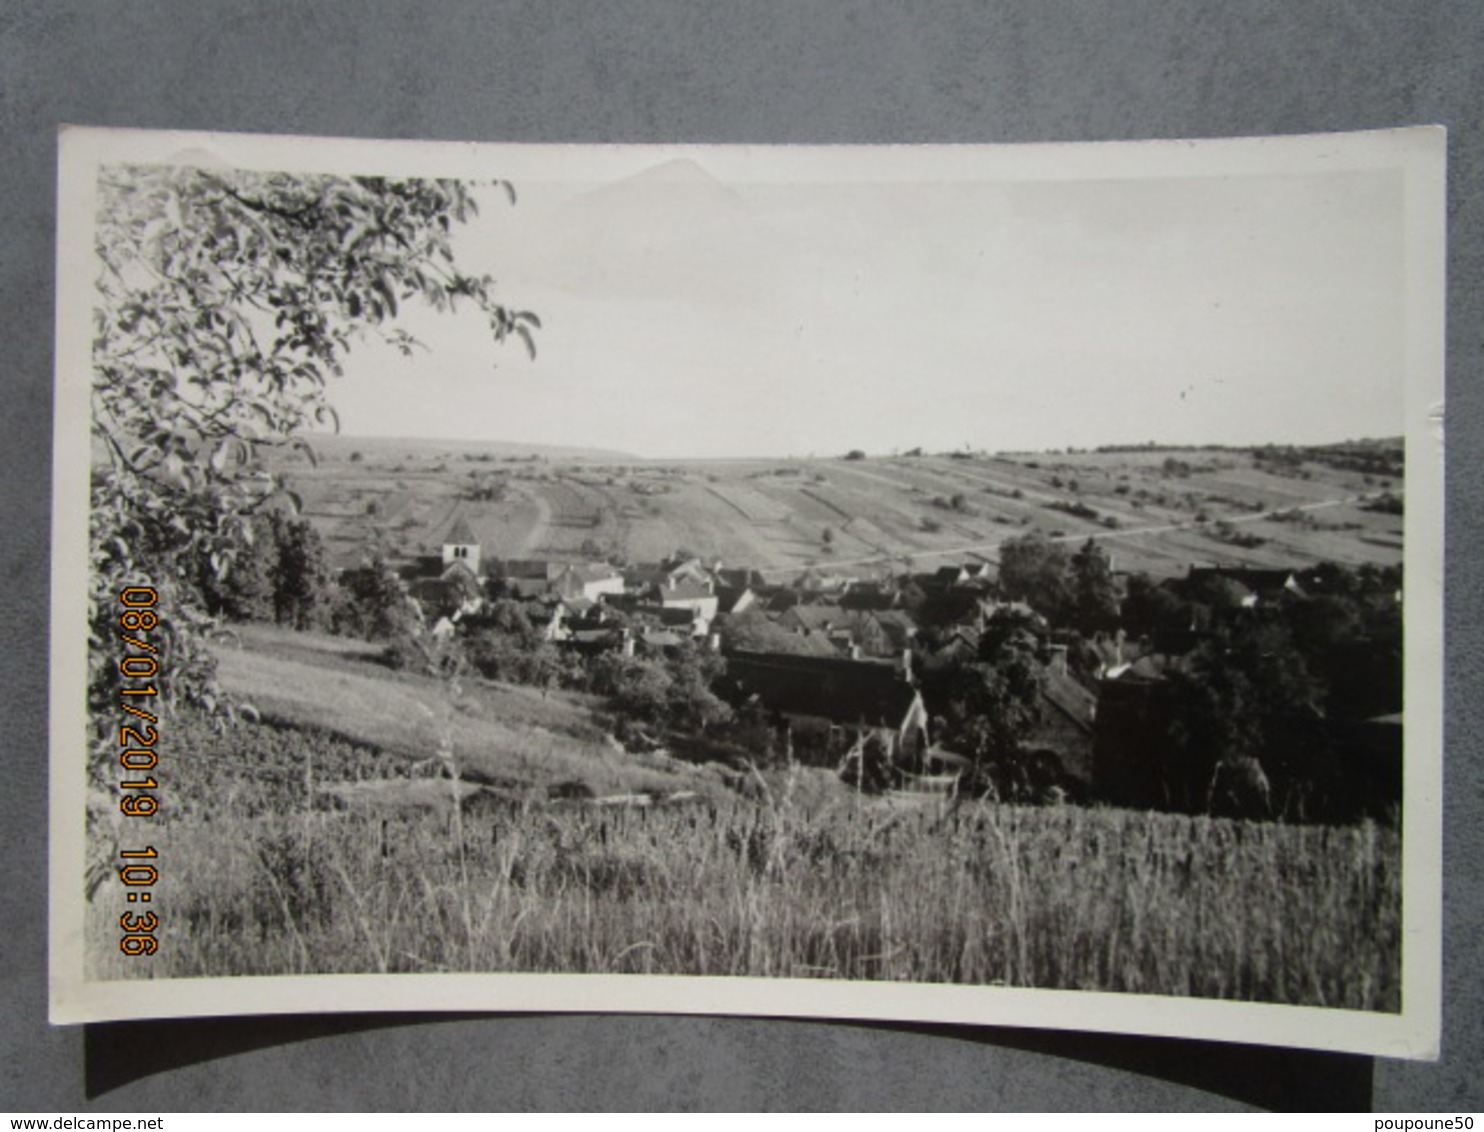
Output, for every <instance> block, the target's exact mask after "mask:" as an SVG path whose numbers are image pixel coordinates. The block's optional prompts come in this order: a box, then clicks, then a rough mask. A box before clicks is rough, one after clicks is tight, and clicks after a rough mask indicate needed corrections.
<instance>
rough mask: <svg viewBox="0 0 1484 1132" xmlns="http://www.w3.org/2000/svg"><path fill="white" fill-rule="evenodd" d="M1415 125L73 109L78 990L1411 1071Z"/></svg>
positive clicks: (1421, 322)
mask: <svg viewBox="0 0 1484 1132" xmlns="http://www.w3.org/2000/svg"><path fill="white" fill-rule="evenodd" d="M1443 152H1444V135H1443V133H1442V131H1440V130H1437V129H1432V128H1423V129H1410V130H1395V131H1381V132H1375V133H1361V134H1349V135H1325V136H1292V137H1283V138H1250V139H1240V140H1220V141H1196V142H1170V141H1164V142H1139V143H1104V144H1086V145H1070V144H1068V145H1034V146H1020V147H1016V146H896V147H889V146H882V147H869V146H861V147H823V146H821V147H808V146H799V147H792V148H790V147H781V146H735V147H726V146H695V147H687V146H632V147H624V146H578V145H568V146H556V145H552V146H535V145H526V146H520V145H467V144H454V143H414V142H368V141H341V140H334V139H312V138H289V137H282V138H274V137H267V136H261V135H259V136H253V135H235V136H234V135H225V134H217V135H212V134H169V133H151V132H144V131H126V130H120V131H107V130H91V129H75V130H68V131H65V132H64V133H63V136H62V145H61V157H62V161H61V190H60V192H61V195H60V202H59V218H60V219H59V222H60V226H61V231H60V233H59V241H58V247H59V262H58V280H59V283H58V293H59V310H58V322H57V352H56V357H57V372H56V437H55V450H56V454H57V455H56V462H55V468H54V485H55V500H54V515H55V518H54V530H53V591H52V603H53V604H52V662H51V663H52V702H51V743H52V749H51V756H50V757H51V773H52V799H51V836H52V845H51V870H52V871H51V892H52V910H51V917H52V918H51V932H52V938H51V962H52V970H51V1009H52V1018H53V1020H54V1021H58V1022H82V1021H91V1020H100V1019H117V1018H137V1017H150V1016H187V1015H201V1014H223V1013H238V1014H245V1013H258V1012H268V1013H272V1012H287V1011H295V1012H303V1011H304V1010H306V1009H309V1010H319V1009H323V1010H337V1011H353V1010H371V1009H376V1010H388V1009H406V1010H418V1009H422V1010H427V1009H439V1010H449V1009H499V1010H566V1011H571V1010H590V1009H596V1010H609V1011H630V1012H633V1011H642V1012H676V1013H723V1014H757V1015H793V1016H811V1017H826V1018H862V1019H896V1020H912V1021H942V1022H979V1023H1000V1024H1008V1025H1016V1026H1030V1027H1048V1028H1053V1029H1077V1030H1091V1031H1112V1032H1127V1033H1142V1034H1162V1035H1172V1036H1187V1037H1203V1038H1220V1039H1226V1040H1235V1041H1244V1040H1245V1041H1261V1042H1265V1043H1268V1044H1281V1045H1293V1046H1300V1047H1308V1048H1316V1049H1333V1050H1346V1051H1352V1052H1362V1053H1375V1054H1386V1055H1390V1056H1397V1057H1410V1058H1429V1057H1435V1056H1436V1055H1437V1042H1438V1028H1439V1011H1440V1003H1439V980H1440V971H1439V953H1440V948H1441V930H1440V872H1441V853H1440V848H1439V846H1440V822H1439V814H1440V806H1441V762H1442V722H1441V720H1442V690H1441V680H1442V676H1441V673H1442V629H1441V626H1442V580H1441V562H1442V548H1443V539H1442V518H1441V517H1442V455H1443V453H1442V430H1441V420H1442V415H1441V402H1442V389H1443V377H1442V340H1443V268H1442V265H1443V255H1444V241H1443V223H1444V216H1443V213H1444V209H1443Z"/></svg>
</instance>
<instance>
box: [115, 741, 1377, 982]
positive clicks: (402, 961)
mask: <svg viewBox="0 0 1484 1132" xmlns="http://www.w3.org/2000/svg"><path fill="white" fill-rule="evenodd" d="M265 731H272V729H267V728H263V729H257V730H256V731H254V730H253V729H248V730H247V731H246V732H244V733H240V734H237V735H234V736H228V737H224V738H223V739H221V740H220V743H222V744H225V747H224V748H223V749H225V750H229V751H235V754H236V756H237V758H238V765H239V767H249V768H254V773H248V774H243V773H240V772H239V773H235V774H223V773H216V774H213V775H211V776H209V777H208V778H206V779H205V780H203V781H202V782H201V783H200V784H198V786H197V787H196V788H195V789H194V792H193V793H192V792H189V791H187V792H186V794H187V796H186V798H185V802H186V804H185V805H183V806H182V807H180V809H181V811H182V812H179V813H177V814H176V816H175V817H174V818H173V819H172V820H171V821H169V822H167V823H164V824H162V825H160V826H159V827H158V832H159V833H160V837H159V838H157V839H156V841H157V843H158V844H159V845H160V847H161V854H162V856H161V861H160V870H161V876H162V880H161V882H160V886H159V897H158V902H157V904H156V905H155V906H156V907H157V908H159V909H160V912H161V915H162V920H163V923H162V928H161V951H160V954H159V955H158V956H157V957H156V958H155V959H153V960H152V961H150V962H151V967H150V972H151V973H153V974H156V975H167V974H168V975H172V976H192V975H222V974H244V975H245V974H270V973H271V974H287V973H293V974H298V973H314V972H366V971H370V972H398V971H423V972H428V971H560V972H625V973H633V972H639V973H648V972H655V973H667V974H705V975H751V976H778V977H790V978H844V979H874V980H904V981H913V982H934V983H968V984H994V985H1008V986H1022V987H1042V988H1068V989H1084V990H1102V991H1127V992H1137V993H1146V994H1166V995H1180V996H1192V997H1203V998H1221V999H1242V1000H1253V1001H1264V1002H1281V1003H1301V1004H1308V1005H1320V1006H1332V1007H1347V1008H1352V1009H1361V1010H1381V1011H1395V1010H1397V1009H1399V1006H1400V949H1401V933H1400V911H1401V881H1400V844H1399V838H1398V837H1397V835H1396V833H1395V832H1394V831H1391V830H1387V829H1384V828H1380V827H1377V826H1374V825H1363V826H1359V827H1353V828H1325V827H1313V826H1311V827H1298V826H1287V825H1280V824H1274V823H1240V822H1232V821H1226V820H1217V819H1209V818H1191V817H1184V816H1177V815H1168V814H1152V813H1138V812H1129V811H1119V810H1111V809H1082V808H1076V807H1063V808H1050V809H1037V808H1021V807H1012V806H999V805H987V804H985V805H977V804H975V805H968V804H966V805H964V806H962V807H960V808H959V809H957V810H956V811H953V812H939V811H937V810H933V809H916V810H910V809H902V810H891V809H889V808H883V807H882V806H880V805H879V804H878V803H872V802H870V801H869V800H868V799H855V798H853V797H849V796H845V797H839V796H837V797H835V798H834V799H833V800H832V801H821V797H820V795H819V792H817V791H816V792H814V793H813V794H812V795H811V796H810V797H808V798H806V797H805V796H804V791H803V790H802V789H801V788H800V787H801V781H802V780H801V779H800V778H799V777H798V776H790V775H782V776H779V777H778V778H776V779H775V780H774V781H773V782H772V783H771V784H770V789H769V790H768V791H767V792H766V796H764V797H763V798H762V799H761V800H760V801H750V800H747V799H744V798H741V797H739V796H733V795H727V796H718V797H715V798H712V799H710V800H705V801H702V802H700V803H695V804H691V805H688V806H677V807H651V808H646V809H635V810H628V811H624V810H605V809H602V808H597V807H593V806H583V805H576V804H574V805H566V806H563V805H556V804H549V803H545V802H541V803H536V802H529V801H527V802H522V801H519V800H507V801H504V802H500V803H496V804H494V805H491V806H489V807H486V808H485V809H484V810H482V811H480V810H474V811H470V812H464V813H458V814H457V815H456V811H455V808H454V805H453V802H452V793H450V796H449V798H450V800H449V802H448V804H447V805H435V806H434V807H433V808H432V809H430V810H423V811H411V812H405V813H400V814H388V813H385V812H356V811H329V810H324V809H320V808H316V807H315V806H314V805H312V804H311V791H312V789H313V777H312V773H311V772H310V770H309V769H308V760H306V758H305V757H304V753H303V752H294V751H287V752H286V751H285V739H284V734H283V733H276V732H275V733H273V734H271V735H264V734H261V733H259V732H265ZM288 734H289V735H294V734H298V733H295V732H290V733H288ZM304 743H305V744H306V745H307V746H308V747H309V748H312V750H313V752H314V754H313V760H312V761H313V763H314V766H315V768H316V769H315V770H314V771H313V773H314V774H318V775H320V776H321V779H323V777H324V776H326V775H335V774H343V773H344V771H345V769H346V768H347V767H348V766H359V767H364V766H365V765H366V757H367V756H366V752H365V751H364V750H362V749H360V748H357V747H354V746H353V745H350V744H346V743H343V742H341V741H339V740H334V739H330V738H328V737H324V736H320V737H314V738H312V739H305V740H304ZM269 744H271V747H272V749H273V750H274V751H276V752H278V753H277V754H276V755H274V756H273V757H271V758H269V757H266V756H265V755H264V754H263V752H264V751H265V750H267V749H268V747H269ZM254 757H256V758H257V759H258V761H257V762H256V763H253V762H251V761H250V760H251V759H252V758H254ZM200 765H203V766H204V765H207V763H206V762H204V761H203V762H202V763H201V764H200ZM182 790H184V786H183V784H182ZM100 903H102V904H103V905H105V907H103V908H101V909H100V911H99V914H98V916H97V917H95V919H96V921H97V923H96V924H95V932H94V942H95V943H96V944H97V946H96V947H95V948H94V949H93V954H94V955H95V956H97V957H99V963H98V964H97V967H98V970H97V971H96V974H97V976H98V977H123V976H125V975H137V974H140V973H142V972H143V970H144V969H143V967H142V966H141V964H140V962H139V961H138V960H129V961H127V962H119V961H114V960H110V959H106V958H104V957H105V956H108V955H109V954H110V950H109V949H110V948H111V947H112V946H113V944H114V942H115V941H114V940H113V939H112V935H111V933H110V924H109V922H108V911H109V908H108V907H107V901H106V900H103V901H101V902H100Z"/></svg>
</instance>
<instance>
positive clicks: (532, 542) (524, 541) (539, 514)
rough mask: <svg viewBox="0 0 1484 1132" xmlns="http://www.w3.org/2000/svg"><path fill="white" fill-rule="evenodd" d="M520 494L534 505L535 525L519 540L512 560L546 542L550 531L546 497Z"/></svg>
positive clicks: (549, 504) (548, 506) (526, 492)
mask: <svg viewBox="0 0 1484 1132" xmlns="http://www.w3.org/2000/svg"><path fill="white" fill-rule="evenodd" d="M521 494H523V495H524V496H526V498H528V499H529V500H530V501H531V502H532V503H534V504H535V505H536V523H535V525H534V526H533V527H531V529H530V530H529V531H527V532H526V533H525V535H524V536H523V537H522V538H521V540H520V546H519V547H518V548H516V551H515V553H514V554H512V555H511V556H510V557H512V558H524V557H526V556H527V555H529V554H530V553H531V552H532V551H534V550H535V549H536V548H537V547H538V546H540V545H541V544H542V543H544V542H545V541H546V536H547V534H548V533H549V532H550V531H551V503H550V502H549V501H548V500H547V498H546V496H544V495H542V494H541V493H540V492H539V491H527V490H525V489H522V491H521Z"/></svg>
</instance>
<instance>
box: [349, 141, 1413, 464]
mask: <svg viewBox="0 0 1484 1132" xmlns="http://www.w3.org/2000/svg"><path fill="white" fill-rule="evenodd" d="M899 153H900V161H899V162H898V164H896V165H892V166H890V169H891V176H885V177H879V178H874V179H873V178H860V179H853V178H851V177H848V176H831V177H824V178H816V179H809V178H803V177H801V178H790V177H779V176H777V175H772V174H770V175H769V176H765V177H764V176H759V177H752V176H749V173H748V164H747V160H746V155H745V153H742V154H733V155H730V160H728V161H726V162H718V161H713V160H711V159H710V158H709V157H707V156H706V154H705V152H704V151H702V152H701V153H699V154H698V155H697V157H696V158H695V159H694V160H692V159H690V158H687V157H684V156H682V157H678V158H677V157H674V156H671V157H669V158H668V159H665V160H658V161H657V162H656V163H655V164H653V165H651V166H649V167H646V168H639V169H636V170H635V171H633V172H631V173H628V174H626V175H623V176H620V177H616V178H613V177H603V178H596V177H589V176H584V175H583V173H582V170H581V167H580V162H568V163H566V164H565V165H564V166H563V169H564V170H565V171H564V172H563V174H562V175H560V176H552V175H551V170H550V169H549V168H547V169H544V170H542V172H541V173H540V175H537V176H534V177H532V178H528V179H525V180H522V179H521V178H520V176H519V174H518V170H517V171H516V172H515V173H512V174H508V175H509V176H510V177H511V179H512V180H513V181H514V183H515V187H516V189H517V191H518V201H517V203H516V204H515V205H514V206H511V205H510V204H508V203H507V202H505V200H504V198H503V196H499V195H486V196H484V197H483V198H482V201H483V207H482V209H481V214H480V217H479V219H478V221H477V222H476V223H475V224H473V225H472V226H470V227H468V228H467V229H464V230H462V231H460V232H459V233H458V237H457V245H456V246H457V251H458V255H459V258H460V262H461V266H463V267H464V268H465V269H466V270H470V271H488V272H489V273H490V274H492V275H493V276H494V277H495V278H496V280H497V281H498V284H499V290H498V294H499V295H500V297H501V298H502V300H503V301H505V302H507V303H509V304H510V305H512V306H514V307H516V308H519V309H525V310H532V311H534V312H535V313H536V314H537V315H538V316H539V317H540V318H541V320H542V323H543V328H542V330H541V331H540V332H539V334H538V336H537V349H538V355H537V357H536V359H535V360H534V361H533V360H531V359H529V358H527V356H526V354H525V351H524V349H523V348H522V347H521V346H520V345H519V343H516V342H512V343H508V344H506V345H504V346H494V345H492V344H491V343H490V341H489V338H488V332H487V328H486V326H485V324H484V322H483V320H482V319H480V318H479V316H478V315H477V314H476V313H474V312H473V311H467V312H466V314H465V316H464V317H462V318H461V317H459V316H452V317H451V316H448V315H442V316H440V315H434V314H432V313H431V312H413V313H411V314H408V315H407V316H406V317H407V320H408V321H407V325H408V326H409V328H410V329H412V330H413V331H414V333H416V334H417V335H418V337H419V338H421V339H422V340H423V341H424V342H425V343H426V344H427V345H428V347H429V350H428V351H427V352H419V353H418V354H416V355H415V356H414V357H413V358H412V359H411V360H410V361H407V360H403V359H402V358H401V357H400V356H399V355H397V354H396V353H395V352H394V351H392V350H390V349H386V348H381V347H377V346H374V345H367V346H365V347H364V348H358V349H357V350H356V351H355V352H353V354H352V356H351V358H350V359H349V364H348V366H347V374H346V376H345V377H344V378H343V379H341V380H340V381H338V382H335V383H333V384H332V387H331V397H332V401H333V403H334V404H335V406H336V408H337V410H338V411H339V413H340V416H341V422H342V429H343V431H344V432H346V433H347V434H350V435H368V436H419V437H435V438H446V439H450V440H499V441H512V442H524V443H533V444H554V445H570V446H578V447H585V448H602V449H611V450H617V451H622V452H627V453H632V454H634V455H639V456H644V457H655V458H658V457H672V458H679V457H741V456H789V455H792V456H806V455H810V454H814V455H821V456H824V455H836V454H840V453H843V452H846V451H848V450H850V449H855V448H859V449H862V450H864V451H866V452H868V453H872V454H878V453H880V454H884V453H890V452H892V451H898V450H906V449H909V448H913V447H917V446H922V447H924V448H925V449H927V450H929V451H945V450H952V449H961V448H964V447H968V448H973V449H988V450H995V451H1003V450H1043V449H1049V448H1064V447H1070V446H1076V447H1092V446H1096V445H1100V444H1129V443H1141V442H1144V441H1149V440H1154V441H1158V442H1161V443H1179V444H1204V443H1220V444H1251V443H1263V442H1269V441H1271V442H1280V443H1281V442H1326V441H1335V440H1342V439H1347V438H1353V437H1362V436H1390V435H1398V434H1400V433H1401V432H1402V428H1403V420H1402V414H1403V402H1402V374H1403V368H1404V362H1405V358H1404V352H1403V351H1404V345H1405V334H1404V329H1405V325H1404V314H1405V306H1404V284H1405V278H1404V275H1405V272H1404V256H1403V251H1404V249H1403V211H1402V208H1403V192H1402V178H1401V176H1400V174H1397V173H1393V172H1387V171H1382V170H1368V169H1359V170H1350V171H1345V170H1341V169H1337V170H1336V171H1333V172H1321V173H1314V172H1305V173H1303V174H1283V173H1281V172H1278V173H1275V172H1273V171H1271V170H1264V171H1262V172H1259V173H1253V174H1251V175H1246V174H1241V173H1236V174H1234V173H1232V172H1230V171H1224V172H1220V173H1213V174H1211V175H1192V174H1186V175H1182V176H1178V177H1159V178H1149V177H1139V176H1129V175H1127V173H1126V172H1120V174H1119V175H1117V176H1108V177H1098V176H1096V175H1092V176H1081V177H1066V176H1059V177H1055V178H1048V179H1036V178H1034V177H1032V178H1029V179H1027V178H1025V177H1009V178H1006V177H999V176H985V177H982V178H980V177H972V176H969V177H964V176H953V177H941V176H938V175H937V174H936V173H934V172H932V171H931V170H925V171H924V173H923V175H922V176H920V177H918V176H914V174H913V168H914V166H913V162H912V157H911V153H910V151H899ZM723 167H724V168H723Z"/></svg>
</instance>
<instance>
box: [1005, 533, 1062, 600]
mask: <svg viewBox="0 0 1484 1132" xmlns="http://www.w3.org/2000/svg"><path fill="white" fill-rule="evenodd" d="M1070 568H1071V564H1070V562H1069V561H1068V559H1067V552H1066V549H1065V548H1064V547H1062V546H1061V545H1060V544H1059V543H1054V542H1052V541H1051V540H1050V539H1049V538H1047V537H1046V536H1045V535H1043V534H1041V533H1039V532H1038V531H1032V532H1031V533H1029V534H1026V535H1022V536H1020V537H1019V538H1013V539H1010V540H1009V541H1008V542H1006V543H1004V544H1003V545H1002V546H1001V547H1000V592H1001V594H1003V595H1004V596H1005V597H1007V598H1009V599H1010V600H1012V601H1024V602H1026V603H1027V604H1028V605H1030V606H1031V608H1032V609H1034V610H1036V612H1038V613H1040V614H1042V615H1044V616H1046V617H1048V618H1050V619H1051V620H1053V621H1058V620H1060V619H1061V617H1062V615H1063V614H1064V612H1065V610H1066V608H1067V605H1068V601H1069V598H1070V596H1071V580H1070Z"/></svg>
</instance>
